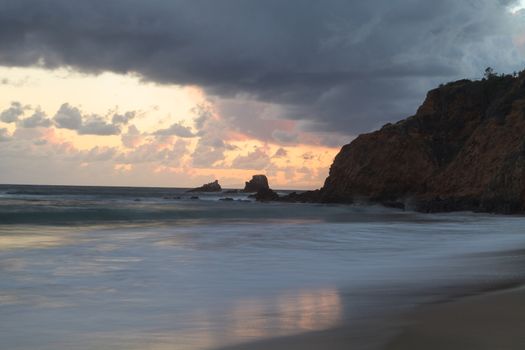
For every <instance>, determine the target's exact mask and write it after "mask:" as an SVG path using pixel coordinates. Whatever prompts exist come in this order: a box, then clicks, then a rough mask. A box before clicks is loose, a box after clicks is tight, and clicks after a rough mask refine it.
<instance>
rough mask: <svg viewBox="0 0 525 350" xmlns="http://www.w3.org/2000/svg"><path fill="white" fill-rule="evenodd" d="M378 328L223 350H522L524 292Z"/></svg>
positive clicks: (471, 300)
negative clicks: (370, 330) (373, 332)
mask: <svg viewBox="0 0 525 350" xmlns="http://www.w3.org/2000/svg"><path fill="white" fill-rule="evenodd" d="M381 323H383V325H382V326H381ZM378 324H379V326H378V327H376V328H375V332H376V333H375V335H373V334H360V333H357V332H354V331H353V330H352V329H349V328H347V327H340V328H335V329H330V330H326V331H322V332H312V333H306V334H302V335H297V336H291V337H283V338H276V339H269V340H263V341H258V342H254V343H247V344H241V345H237V346H233V347H228V348H225V349H224V350H226V349H227V350H267V349H272V350H339V349H341V350H342V349H345V350H354V349H355V350H372V349H373V350H380V349H381V350H422V349H425V350H523V349H525V288H523V287H522V288H514V289H511V290H504V291H496V292H488V293H485V294H481V295H476V296H470V297H463V298H459V299H456V300H455V301H450V302H443V303H439V304H431V305H426V306H422V307H419V308H417V309H416V310H415V311H414V312H413V313H410V314H409V315H407V316H406V317H404V318H402V319H398V320H396V321H393V320H389V321H387V322H384V320H383V322H381V321H379V322H378ZM367 333H368V332H367Z"/></svg>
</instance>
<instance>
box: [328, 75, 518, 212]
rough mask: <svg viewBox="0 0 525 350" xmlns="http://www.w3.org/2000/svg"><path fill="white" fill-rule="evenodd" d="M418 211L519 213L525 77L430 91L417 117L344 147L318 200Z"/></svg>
mask: <svg viewBox="0 0 525 350" xmlns="http://www.w3.org/2000/svg"><path fill="white" fill-rule="evenodd" d="M361 197H365V198H367V199H369V200H372V201H378V202H388V203H394V202H396V203H397V204H396V205H399V206H402V205H405V204H406V205H409V206H413V208H415V209H417V210H421V211H451V210H476V211H490V212H502V213H514V212H524V211H525V75H524V74H521V75H520V76H519V77H517V78H514V77H511V76H505V77H492V78H490V79H488V80H482V81H468V80H461V81H457V82H454V83H449V84H447V85H445V86H442V87H440V88H438V89H435V90H432V91H430V92H429V93H428V95H427V98H426V100H425V101H424V103H423V105H421V107H420V108H419V109H418V111H417V113H416V115H414V116H412V117H410V118H407V119H405V120H403V121H400V122H398V123H396V124H387V125H385V126H384V127H383V128H381V129H380V130H378V131H375V132H372V133H369V134H364V135H361V136H359V137H357V138H356V139H355V140H354V141H353V142H351V143H350V144H348V145H346V146H344V147H343V148H342V149H341V151H340V153H339V154H338V155H337V157H336V158H335V160H334V163H333V165H332V167H331V168H330V175H329V177H328V178H327V179H326V181H325V184H324V186H323V188H322V189H321V191H320V198H321V200H322V201H324V202H352V201H354V200H356V199H357V198H361Z"/></svg>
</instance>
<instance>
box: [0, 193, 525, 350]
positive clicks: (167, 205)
mask: <svg viewBox="0 0 525 350" xmlns="http://www.w3.org/2000/svg"><path fill="white" fill-rule="evenodd" d="M195 196H198V197H199V198H198V199H191V198H192V197H195ZM224 197H230V198H232V199H233V200H229V201H223V200H220V199H221V198H224ZM523 227H525V218H523V217H519V216H512V217H511V216H494V215H481V214H473V213H455V214H439V215H428V214H419V213H413V212H404V211H400V210H394V209H386V208H382V207H374V206H342V205H321V204H288V203H256V202H253V201H251V200H250V199H249V198H248V196H247V195H246V194H242V193H215V194H195V193H187V192H186V190H184V189H165V188H110V187H65V186H9V185H3V186H0V348H1V349H13V350H15V349H42V350H47V349H49V350H51V349H53V350H61V349H64V350H65V349H68V350H70V349H82V350H84V349H131V350H133V349H137V350H138V349H154V350H157V349H158V350H160V349H190V350H192V349H214V348H218V347H221V346H227V345H232V344H237V343H243V342H250V341H256V340H260V339H265V338H271V337H277V336H287V335H293V334H299V333H303V332H310V331H319V330H324V329H330V328H333V327H338V326H340V325H343V324H344V325H346V326H347V327H354V328H355V330H356V332H360V327H363V329H364V327H365V324H366V327H367V329H368V330H370V329H371V328H370V327H372V329H373V327H374V322H375V321H376V320H385V319H387V317H388V318H391V317H392V315H395V314H399V313H402V312H404V311H406V310H408V309H410V308H413V307H414V306H417V305H420V304H422V303H428V302H434V301H440V300H443V299H444V298H447V297H450V296H451V295H453V294H454V292H455V291H457V292H460V291H464V290H465V288H464V287H465V286H471V285H472V286H473V285H488V286H490V285H497V284H499V283H503V282H508V281H515V280H521V278H522V274H523V268H522V266H523V258H522V256H523V253H522V249H524V248H525V230H524V229H523ZM362 334H366V333H362ZM365 336H366V335H365ZM370 337H371V339H370V341H371V342H372V341H373V340H374V339H372V338H377V332H371V333H370ZM365 341H366V339H365Z"/></svg>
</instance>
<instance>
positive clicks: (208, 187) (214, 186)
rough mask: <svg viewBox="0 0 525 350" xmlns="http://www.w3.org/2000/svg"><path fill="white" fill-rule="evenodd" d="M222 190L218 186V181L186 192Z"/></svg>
mask: <svg viewBox="0 0 525 350" xmlns="http://www.w3.org/2000/svg"><path fill="white" fill-rule="evenodd" d="M221 191H222V188H221V185H219V180H215V181H213V182H210V183H209V184H205V185H202V186H201V187H197V188H194V189H192V190H189V191H188V192H221Z"/></svg>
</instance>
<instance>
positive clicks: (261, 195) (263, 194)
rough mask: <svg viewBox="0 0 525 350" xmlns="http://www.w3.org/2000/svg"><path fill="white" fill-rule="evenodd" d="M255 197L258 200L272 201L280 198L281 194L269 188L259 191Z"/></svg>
mask: <svg viewBox="0 0 525 350" xmlns="http://www.w3.org/2000/svg"><path fill="white" fill-rule="evenodd" d="M254 197H255V200H256V201H258V202H272V201H278V200H279V195H278V194H277V193H276V192H275V191H273V190H271V189H269V188H267V189H261V190H259V191H257V193H256V194H255V196H254Z"/></svg>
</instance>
